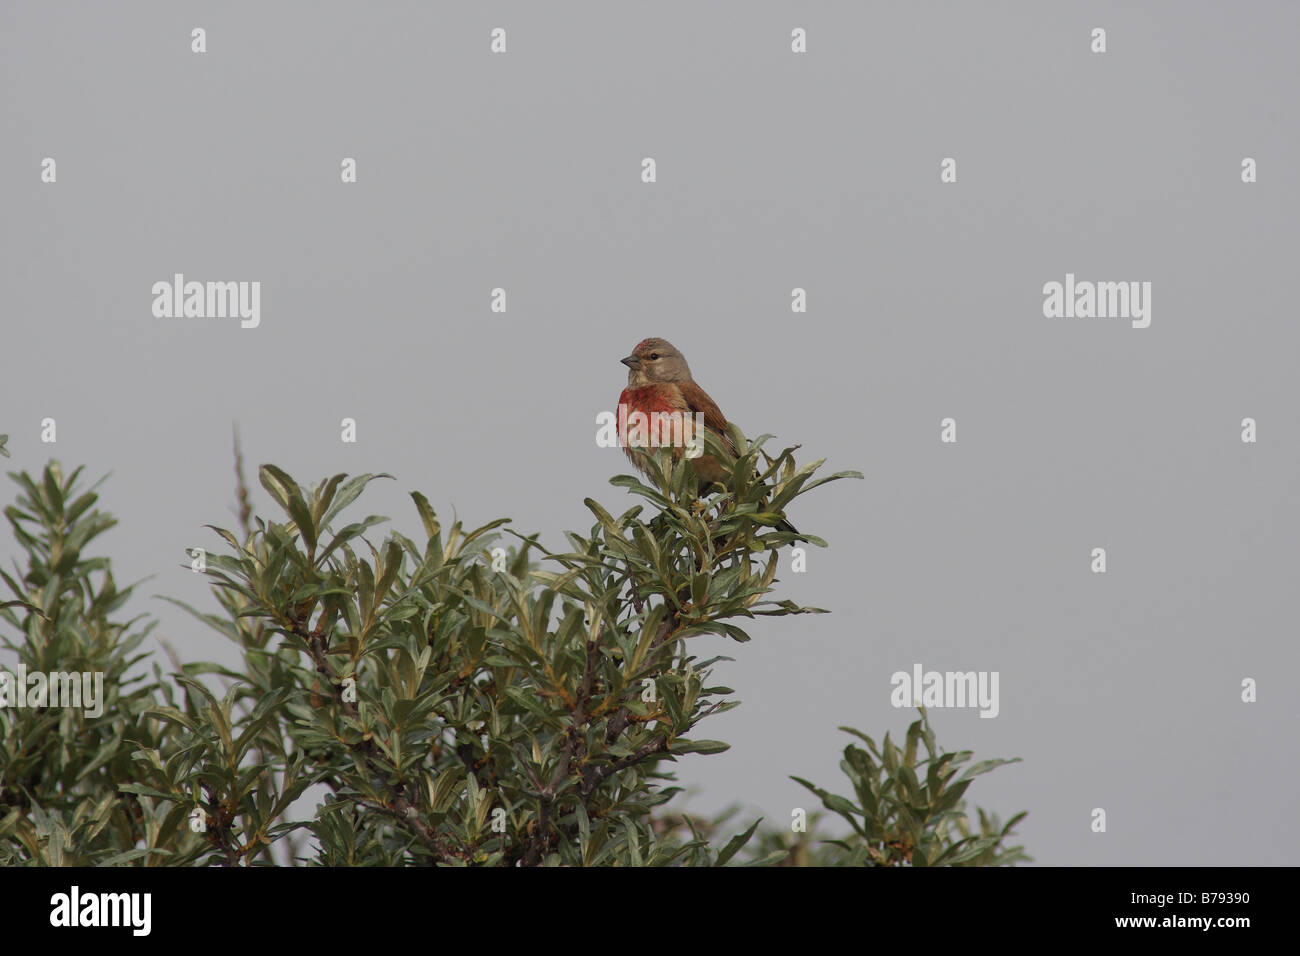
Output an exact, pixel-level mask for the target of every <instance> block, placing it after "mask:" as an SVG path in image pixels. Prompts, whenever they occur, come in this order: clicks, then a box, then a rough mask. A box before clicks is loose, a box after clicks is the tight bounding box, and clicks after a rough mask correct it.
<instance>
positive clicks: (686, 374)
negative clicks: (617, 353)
mask: <svg viewBox="0 0 1300 956" xmlns="http://www.w3.org/2000/svg"><path fill="white" fill-rule="evenodd" d="M619 361H621V362H622V363H623V364H624V365H626V366H627V368H628V372H627V386H628V388H640V387H641V386H643V385H650V384H653V383H654V382H689V381H690V380H691V369H690V366H689V365H687V364H686V357H685V356H683V355H682V353H681V352H679V351H677V349H675V348H673V346H672V343H671V342H669V341H668V340H667V339H642V340H641V341H640V342H638V343H637V346H636V348H634V349H633V350H632V354H631V355H629V356H628V357H627V358H624V359H619Z"/></svg>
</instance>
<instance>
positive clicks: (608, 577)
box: [0, 432, 1019, 866]
mask: <svg viewBox="0 0 1300 956" xmlns="http://www.w3.org/2000/svg"><path fill="white" fill-rule="evenodd" d="M733 438H734V439H735V441H736V442H737V447H738V448H739V455H738V456H736V457H735V458H734V459H733V458H732V457H731V456H730V455H729V454H728V452H727V450H726V449H725V447H723V446H722V445H721V443H719V442H716V441H714V440H713V439H712V436H711V435H710V436H708V439H709V451H710V453H713V454H717V455H719V456H721V457H723V458H725V459H726V460H728V461H729V462H731V464H732V465H733V479H732V481H733V485H732V489H731V491H729V492H723V493H720V494H705V495H704V496H703V497H702V496H701V489H699V488H698V487H697V484H696V478H695V475H694V470H693V468H692V467H691V466H690V465H689V464H688V463H686V462H678V463H674V462H673V461H672V460H671V458H670V457H669V456H668V454H667V453H666V451H661V452H659V453H658V454H657V455H656V456H655V457H654V458H653V459H652V460H651V463H650V464H651V472H652V477H651V478H649V479H647V480H646V481H641V480H639V479H637V478H634V477H631V476H627V475H621V476H618V477H616V478H614V479H611V482H612V483H613V484H614V485H616V486H620V487H624V488H626V489H627V490H628V491H629V492H630V493H631V494H632V495H633V496H634V497H635V498H638V499H640V500H641V502H643V503H637V504H634V505H633V506H632V507H630V508H629V509H627V510H626V511H624V512H623V513H622V514H619V515H618V516H615V515H614V514H612V513H611V512H610V511H608V510H607V509H606V508H605V507H604V506H602V505H601V504H599V503H597V502H596V501H594V500H592V499H587V500H586V504H587V507H588V508H589V509H590V511H591V512H592V514H593V516H594V519H595V523H594V524H593V525H592V526H591V528H590V530H589V531H588V532H587V533H586V534H579V533H569V534H568V536H567V537H568V542H567V545H568V547H567V550H563V551H558V552H552V551H548V550H547V549H546V548H544V547H543V546H542V545H541V544H540V542H539V541H538V538H537V536H536V535H530V536H527V537H525V536H523V535H521V534H518V533H516V532H514V531H512V530H510V529H509V528H507V527H506V525H507V524H508V521H507V519H498V520H495V521H491V522H489V523H487V524H485V525H482V526H480V527H477V528H474V529H466V528H465V527H464V526H463V525H462V524H461V522H460V521H453V523H452V524H451V525H450V526H446V525H444V523H443V520H442V519H440V518H439V516H438V515H437V514H436V513H435V511H434V509H433V508H432V506H431V505H430V503H429V501H428V499H427V498H426V497H425V496H424V495H423V494H421V493H419V492H412V493H411V500H412V503H413V506H414V510H415V512H416V516H417V517H418V519H419V522H420V534H419V535H418V537H417V538H415V539H413V538H410V537H407V536H406V535H403V534H401V533H400V532H398V531H396V530H389V531H387V534H386V535H385V536H384V537H383V538H382V540H379V541H377V543H372V538H374V537H375V536H376V530H377V529H378V528H379V527H380V526H381V525H383V524H384V523H385V522H386V521H387V519H386V518H382V517H379V516H376V515H366V516H365V517H361V518H357V517H355V514H354V513H353V511H351V510H350V509H352V508H353V506H354V505H355V503H356V502H357V501H358V499H359V498H360V497H361V496H362V494H363V493H364V491H365V489H366V487H367V486H368V485H369V483H370V482H372V481H374V480H377V479H380V478H386V477H388V476H385V475H358V476H354V477H348V476H345V475H335V476H333V477H331V478H329V479H327V480H325V481H322V482H320V483H318V484H316V485H313V486H310V487H306V486H302V485H300V484H299V483H298V482H297V481H295V480H294V479H293V478H292V477H290V476H289V475H288V474H287V473H286V472H284V471H283V470H281V469H279V468H277V467H275V466H273V465H264V466H262V468H261V469H260V472H259V477H260V481H261V485H262V487H263V488H264V489H265V490H266V492H267V494H268V495H269V496H270V498H271V501H272V502H273V504H274V506H275V508H276V509H277V512H278V513H276V514H275V515H272V516H261V515H259V516H256V517H251V516H250V519H249V520H247V521H246V522H245V527H244V528H242V529H240V531H239V533H236V532H234V531H231V530H227V529H223V528H217V527H212V526H210V527H212V531H213V533H214V534H215V535H216V536H217V538H218V539H219V541H220V542H221V546H220V553H205V552H200V551H198V550H195V551H193V552H191V553H190V554H189V555H187V557H188V558H189V559H191V566H192V567H193V568H194V570H201V571H203V572H204V573H206V574H207V575H208V576H209V577H210V579H211V580H212V582H213V594H214V596H215V600H216V608H215V609H214V610H211V611H202V610H199V609H196V608H193V607H189V606H188V605H184V604H181V606H182V607H185V608H186V610H187V611H188V612H189V613H191V614H192V615H193V616H194V617H195V618H197V619H198V620H200V621H202V622H203V623H204V624H205V625H207V626H209V627H211V628H212V629H214V630H216V631H218V632H219V633H221V634H222V635H224V636H225V637H226V638H227V639H229V640H230V641H232V642H234V644H235V645H236V646H237V647H238V649H239V652H240V657H241V664H240V666H239V667H238V668H237V669H231V668H228V667H225V666H221V665H219V664H216V663H212V662H186V663H180V662H175V665H176V671H175V673H174V674H172V675H170V678H167V677H164V675H163V674H162V672H161V670H160V668H159V666H158V664H157V663H156V662H155V663H152V664H151V672H152V677H151V678H148V677H142V676H140V675H139V674H135V673H133V672H132V669H133V668H135V670H140V669H141V668H140V667H136V665H143V662H144V661H145V660H146V659H147V657H148V655H147V654H145V653H141V652H138V648H139V647H140V645H141V643H142V642H143V640H144V639H145V637H146V636H147V635H148V634H149V631H150V628H151V626H152V625H145V626H140V622H139V620H138V619H133V620H128V621H126V622H121V623H119V622H115V621H114V620H112V618H113V615H114V614H115V612H117V611H118V610H119V609H120V608H121V607H122V606H123V604H124V603H125V602H126V601H127V599H128V598H129V596H130V594H131V589H130V588H126V589H121V590H119V589H117V588H116V586H115V584H114V582H113V578H112V573H111V569H110V565H109V562H108V559H107V558H103V557H83V552H84V550H85V548H86V546H87V545H88V544H89V543H90V542H91V540H92V539H94V538H95V537H97V536H98V535H99V534H101V533H102V532H104V531H105V530H107V529H108V528H109V527H111V526H112V525H113V523H114V522H113V519H112V518H110V517H108V516H107V515H104V514H102V513H101V512H99V511H94V510H92V509H93V506H94V504H95V503H96V500H97V498H96V495H95V491H94V489H93V488H92V489H91V490H89V491H86V492H84V493H79V492H78V490H77V489H76V488H75V487H74V486H75V484H76V481H77V477H78V474H79V471H80V469H79V470H78V472H74V473H73V475H71V476H70V477H68V478H67V479H66V480H65V479H64V478H63V476H62V472H61V469H60V468H59V465H58V464H57V463H56V462H52V463H50V464H49V465H48V466H47V467H46V469H45V471H44V475H43V476H42V479H41V480H40V481H36V480H33V479H32V478H30V477H29V476H28V475H27V474H26V473H21V474H13V473H11V477H12V478H13V479H14V480H15V481H16V482H17V483H18V484H19V486H20V489H21V493H20V495H19V497H18V499H17V501H16V503H15V504H14V505H12V506H10V507H9V508H7V509H6V511H5V514H6V516H7V517H8V519H9V521H10V524H11V525H12V527H13V531H14V535H15V537H16V540H17V542H18V544H19V546H20V548H22V549H23V551H25V552H26V556H27V567H26V570H25V571H20V570H16V571H15V574H17V575H21V580H20V579H19V578H18V577H15V576H11V575H9V574H7V573H4V581H5V583H6V584H7V585H8V587H9V589H10V590H11V591H12V592H13V596H14V600H12V601H9V602H6V604H4V605H3V606H0V619H2V620H3V621H5V622H6V623H7V624H8V625H9V626H10V628H11V629H13V630H14V631H16V632H17V640H14V641H10V640H9V639H6V641H5V643H6V646H8V647H9V648H10V649H12V650H14V651H16V652H17V654H18V656H19V659H20V661H21V663H22V664H23V665H25V666H26V668H27V670H28V671H29V672H32V671H42V672H50V671H71V670H77V671H95V670H99V671H102V672H103V673H104V674H105V680H104V688H105V695H106V698H107V700H106V703H105V709H104V713H103V715H102V716H101V717H99V718H98V719H92V718H89V717H87V716H84V715H83V713H82V712H81V711H79V710H76V709H74V708H62V709H54V708H47V709H40V708H36V709H33V708H12V707H0V748H3V749H0V864H32V863H35V864H50V865H54V864H59V863H69V862H72V863H87V864H104V863H108V864H135V865H159V864H165V865H178V864H213V863H215V864H226V865H254V864H272V863H284V862H293V863H301V862H309V863H315V864H321V865H427V864H444V865H612V864H617V865H692V866H698V865H722V864H725V863H728V862H732V861H738V860H740V859H742V858H743V859H744V860H745V861H747V862H749V863H758V864H771V863H776V862H786V863H788V862H790V860H791V852H790V850H789V848H788V847H785V846H783V845H781V843H780V839H779V838H778V837H777V836H776V835H774V834H773V833H770V832H768V833H760V835H759V839H758V841H756V843H757V844H758V845H759V846H760V847H761V849H760V850H759V851H755V850H754V849H753V848H752V847H751V848H750V849H749V850H747V851H746V852H745V853H743V854H742V853H741V851H742V849H743V848H745V847H746V844H747V843H749V842H750V841H751V838H752V837H753V836H754V834H755V833H756V832H758V830H757V828H758V822H757V821H756V822H755V823H754V824H753V825H751V826H749V827H747V828H745V829H744V830H742V831H740V832H732V829H731V828H728V827H726V826H724V822H725V821H714V822H712V823H710V822H707V821H697V820H695V819H694V818H691V817H689V816H684V815H680V814H673V813H672V812H671V811H670V810H668V809H667V808H665V804H667V803H668V802H669V801H670V800H671V799H672V798H673V796H674V795H675V794H676V793H677V792H679V789H680V788H678V787H676V786H675V785H673V777H672V775H671V773H670V772H669V767H668V765H669V764H671V763H673V762H675V761H677V760H678V759H680V758H682V757H685V756H687V755H689V754H696V753H698V754H712V753H718V752H721V751H722V750H725V749H726V746H727V745H726V744H724V743H721V742H719V741H716V740H710V739H707V738H703V737H700V736H698V735H697V734H696V729H697V727H698V726H699V725H700V724H701V723H702V722H703V721H704V720H706V719H707V718H708V717H709V716H711V715H713V714H717V713H722V712H724V711H726V710H729V709H731V708H733V707H736V706H738V704H739V702H738V701H736V700H734V699H733V698H732V697H731V695H732V693H733V692H732V690H731V689H730V688H728V687H723V686H719V685H716V684H714V683H713V682H712V681H711V680H710V673H711V668H712V667H713V665H714V664H715V663H716V662H717V661H718V660H721V659H723V658H717V657H715V658H712V659H709V660H699V659H698V658H697V657H695V656H694V655H692V654H691V653H690V638H692V637H693V636H696V635H699V634H705V633H715V634H723V635H726V636H728V637H730V638H731V639H733V640H735V641H737V642H744V641H747V640H749V635H748V633H747V632H746V631H745V630H744V627H743V622H745V621H746V620H751V619H753V618H754V617H755V616H757V615H771V616H788V615H798V614H808V613H817V612H819V611H820V609H818V608H808V607H800V606H798V605H796V604H794V603H793V602H791V601H788V600H775V599H773V598H772V597H770V594H771V592H772V589H773V586H774V584H775V583H776V581H777V579H776V571H777V557H778V553H777V550H776V549H777V548H779V547H781V546H783V545H787V544H789V543H791V542H792V541H794V540H795V539H796V535H794V534H793V533H791V532H789V531H781V530H777V525H778V524H780V523H781V522H782V520H783V516H784V512H785V509H786V508H787V507H788V506H789V504H790V503H791V502H792V501H793V500H794V499H795V498H797V497H798V496H799V495H801V494H805V493H807V492H808V491H811V490H812V489H813V488H815V487H817V486H819V485H821V484H824V483H826V482H829V481H834V480H836V479H839V478H843V477H849V476H856V477H860V476H857V475H856V473H852V472H845V473H839V474H834V475H829V476H825V477H820V478H814V473H815V472H816V471H817V470H818V469H819V468H820V466H821V464H822V463H821V462H814V463H812V464H810V465H804V466H802V467H800V466H797V465H796V463H795V461H794V458H793V453H794V451H795V449H794V448H787V449H785V450H783V451H782V452H781V453H780V454H778V455H776V456H775V457H774V458H773V457H769V456H768V455H767V454H766V453H765V452H764V451H763V450H762V446H763V444H764V442H765V440H766V436H765V437H764V438H763V439H759V440H757V441H755V442H753V443H749V442H747V441H745V439H744V436H743V435H740V434H739V432H735V433H734V434H733ZM708 490H709V489H705V491H706V492H707V491H708ZM241 500H244V501H246V500H247V499H246V496H244V497H243V498H242V499H241ZM645 503H648V504H650V505H653V506H654V507H653V509H651V514H650V515H649V516H646V517H643V512H644V511H645ZM345 513H346V516H345ZM797 537H798V538H799V539H800V540H803V541H805V542H808V543H813V544H819V545H821V544H824V542H822V541H821V539H819V538H816V537H815V536H812V535H798V536H797ZM505 545H509V546H508V547H507V546H505ZM0 573H3V572H0ZM174 603H178V604H179V603H180V602H174ZM918 724H919V722H918ZM917 726H918V725H914V726H913V730H915V731H916V732H917V734H918V735H920V736H921V737H923V739H924V740H925V742H926V744H927V747H928V748H929V749H930V753H931V763H930V764H929V770H928V771H927V785H926V787H924V788H920V789H917V786H916V777H915V774H914V772H913V771H912V770H911V768H913V767H914V766H919V765H914V763H913V761H914V759H915V749H916V748H915V740H914V735H913V732H912V731H909V734H908V739H909V746H908V750H907V751H906V753H905V755H904V756H903V757H902V758H900V757H899V756H898V755H897V752H896V748H893V746H892V744H891V743H890V742H889V739H888V737H886V739H885V747H884V750H883V752H877V751H876V749H875V745H874V744H871V743H870V740H869V739H868V738H864V739H866V740H867V742H868V746H869V748H870V752H867V751H862V750H860V749H859V748H853V747H851V748H850V749H849V750H847V751H846V763H845V768H846V771H847V772H849V775H850V777H851V778H852V779H853V782H854V785H855V789H856V790H857V793H858V796H859V801H860V803H859V804H856V805H853V804H850V803H849V801H847V800H844V799H843V798H838V797H833V796H831V795H828V794H825V793H823V792H822V791H819V790H816V788H813V789H814V790H815V791H816V792H817V793H818V794H819V796H822V798H823V801H824V802H826V803H827V806H828V807H830V809H832V810H835V811H836V812H839V813H841V814H842V815H844V816H845V817H846V818H847V819H848V820H849V821H850V823H851V824H852V825H853V829H854V834H853V836H851V837H849V838H846V839H844V840H837V841H832V842H830V843H827V844H824V845H823V846H821V847H820V848H819V849H818V850H817V851H816V854H815V855H813V856H812V857H810V858H809V862H818V863H830V862H835V863H849V864H878V863H897V862H901V861H910V862H912V863H914V864H915V863H920V862H923V861H924V862H929V863H967V864H970V863H1006V862H1013V861H1014V860H1015V859H1017V858H1018V857H1017V853H1016V851H1007V850H1004V849H1002V847H1001V840H1002V837H1003V836H1004V835H1005V833H1006V832H1008V831H1009V829H1010V826H1008V827H1007V828H1004V829H1003V830H1001V831H998V832H997V833H996V834H994V833H993V832H992V831H991V830H988V829H987V828H985V829H984V830H982V831H981V835H980V837H978V838H975V837H970V838H967V837H966V836H965V835H964V833H965V831H963V830H962V826H963V823H962V820H963V819H964V818H963V817H961V815H960V811H961V809H962V806H963V804H962V801H961V796H962V793H963V792H964V791H965V788H966V786H968V785H969V780H968V778H969V776H972V775H973V774H974V773H976V772H983V770H982V769H980V768H983V769H989V766H991V765H993V764H996V763H997V762H987V763H988V764H989V766H985V765H976V767H973V768H972V769H971V770H969V771H967V774H966V776H965V777H963V778H962V779H961V780H960V781H958V782H955V783H953V782H951V776H952V774H953V773H955V768H956V765H957V764H959V763H961V762H962V761H963V760H965V759H966V758H967V757H968V756H969V754H957V755H953V754H945V755H941V756H940V757H939V758H938V759H937V761H936V760H935V756H934V755H935V751H934V748H933V739H932V736H931V735H930V734H929V731H928V728H926V729H925V730H924V731H921V730H917ZM909 773H911V774H912V775H911V776H908V774H909ZM936 781H937V784H938V785H937V786H936V784H935V782H936ZM806 785H807V786H809V787H810V788H812V785H811V784H806ZM954 795H955V796H954ZM832 804H833V805H832ZM313 811H314V812H313ZM984 819H985V818H984V816H983V814H982V812H981V821H982V822H983V821H984ZM1017 819H1019V818H1017ZM1014 822H1015V821H1013V824H1014ZM989 826H990V827H991V826H995V821H993V822H990V823H989ZM304 838H305V839H304ZM907 839H911V841H912V842H911V844H910V845H909V844H906V843H905V842H900V841H905V840H907ZM895 843H897V844H898V848H897V849H895V848H894V844H895ZM805 856H807V855H806V854H805Z"/></svg>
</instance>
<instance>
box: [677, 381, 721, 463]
mask: <svg viewBox="0 0 1300 956" xmlns="http://www.w3.org/2000/svg"><path fill="white" fill-rule="evenodd" d="M677 388H678V390H679V391H680V392H681V393H682V398H683V399H684V400H685V402H686V407H687V408H688V409H690V411H691V413H692V414H695V413H696V412H700V413H702V414H703V415H704V426H705V427H706V428H708V429H709V430H710V431H713V432H716V433H717V434H718V435H719V436H720V437H721V438H722V440H723V441H724V442H726V444H727V447H728V448H729V449H731V453H732V454H733V455H734V454H735V453H736V446H735V445H734V444H733V443H732V441H731V436H730V435H728V434H727V419H726V417H725V416H724V415H723V414H722V409H720V408H719V407H718V403H717V402H715V401H714V400H713V399H711V398H709V393H708V392H706V391H705V390H704V389H702V388H700V387H699V386H698V385H696V384H695V383H694V382H678V383H677Z"/></svg>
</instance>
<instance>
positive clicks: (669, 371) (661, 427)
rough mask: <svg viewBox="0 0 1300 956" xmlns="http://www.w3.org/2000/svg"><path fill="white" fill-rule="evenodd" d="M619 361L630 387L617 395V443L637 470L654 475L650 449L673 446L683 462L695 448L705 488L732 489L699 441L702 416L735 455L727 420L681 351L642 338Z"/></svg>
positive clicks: (675, 456)
mask: <svg viewBox="0 0 1300 956" xmlns="http://www.w3.org/2000/svg"><path fill="white" fill-rule="evenodd" d="M619 361H620V362H622V363H623V364H624V365H626V366H627V369H628V371H627V387H626V388H624V389H623V391H622V393H621V394H620V395H619V396H618V408H619V414H618V440H619V444H620V445H622V446H623V451H624V452H625V453H626V454H627V457H628V458H629V459H631V461H632V464H633V465H635V466H636V468H637V470H638V471H640V472H642V473H643V474H646V475H649V474H650V469H649V462H648V460H647V454H646V452H645V451H644V450H643V449H644V448H645V447H646V446H647V445H649V446H651V447H654V446H656V445H658V446H660V447H662V446H664V445H667V444H670V443H671V445H672V457H673V461H674V462H676V461H679V460H680V459H681V457H682V454H683V451H684V450H685V449H686V448H688V447H691V446H692V445H695V446H696V447H695V449H693V450H697V451H699V452H700V453H699V454H698V455H695V456H689V455H688V457H690V458H691V461H692V462H693V463H694V465H695V474H696V475H697V476H698V477H699V479H700V481H701V482H704V483H705V484H712V483H713V482H718V483H720V484H722V485H723V486H724V487H728V488H729V487H730V485H731V473H730V471H729V470H728V469H727V468H726V467H724V466H723V464H722V463H721V462H719V461H718V459H717V458H716V457H715V456H713V455H711V454H708V453H707V452H703V451H702V449H703V447H704V445H703V438H699V439H696V437H695V430H696V422H697V420H699V419H697V418H696V416H702V420H703V422H704V427H705V428H707V429H708V430H709V431H711V432H713V434H715V435H717V436H718V438H719V439H721V441H722V444H723V445H724V446H725V447H726V448H727V450H729V451H730V452H731V453H732V454H733V455H735V454H736V453H737V452H736V445H735V443H734V442H733V441H732V440H731V436H730V435H728V434H727V418H726V416H725V415H723V414H722V409H721V408H719V407H718V403H717V402H715V401H714V400H713V399H712V398H711V397H710V396H709V393H708V392H706V391H705V390H704V389H703V388H701V387H700V386H699V384H698V383H697V382H696V381H695V378H694V376H693V375H691V367H690V365H688V364H687V363H686V356H685V355H683V354H682V353H681V350H679V349H678V348H676V347H675V346H674V345H673V344H672V343H671V342H669V341H668V340H667V339H663V338H657V337H656V338H648V339H642V340H641V341H640V342H638V343H637V344H636V348H634V349H632V354H631V355H628V356H626V357H625V358H621V359H619ZM637 412H640V413H642V414H643V415H645V416H646V417H645V419H644V420H639V419H638V418H637V417H636V416H635V414H634V413H637ZM656 413H658V416H659V417H658V418H656V417H655V416H656ZM647 423H648V424H647ZM656 423H658V424H657V426H656ZM674 429H675V431H673V430H674ZM697 442H698V444H696V443H697ZM776 527H777V528H778V529H779V530H781V531H788V532H790V533H792V534H798V533H799V532H798V531H796V530H795V527H794V525H792V524H790V522H788V521H786V520H784V519H782V520H781V522H780V523H779V524H777V526H776Z"/></svg>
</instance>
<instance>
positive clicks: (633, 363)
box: [619, 355, 641, 368]
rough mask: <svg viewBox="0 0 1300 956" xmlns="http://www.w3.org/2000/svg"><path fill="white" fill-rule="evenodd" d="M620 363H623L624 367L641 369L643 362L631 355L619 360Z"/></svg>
mask: <svg viewBox="0 0 1300 956" xmlns="http://www.w3.org/2000/svg"><path fill="white" fill-rule="evenodd" d="M619 361H620V362H622V363H623V364H624V365H626V366H627V367H628V368H640V367H641V360H640V359H639V358H637V357H636V356H635V355H629V356H628V357H627V358H621V359H619Z"/></svg>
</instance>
